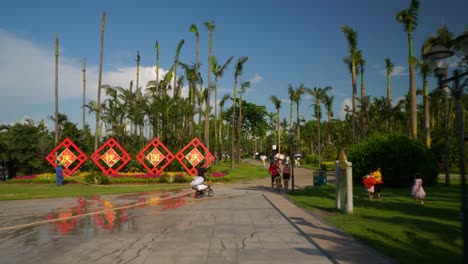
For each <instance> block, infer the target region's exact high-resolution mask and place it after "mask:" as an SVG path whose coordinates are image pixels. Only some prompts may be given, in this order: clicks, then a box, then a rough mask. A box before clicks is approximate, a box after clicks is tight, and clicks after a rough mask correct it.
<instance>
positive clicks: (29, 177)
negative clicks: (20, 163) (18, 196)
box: [15, 174, 36, 180]
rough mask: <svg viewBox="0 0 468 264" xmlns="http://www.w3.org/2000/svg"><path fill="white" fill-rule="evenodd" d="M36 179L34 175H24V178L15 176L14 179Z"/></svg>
mask: <svg viewBox="0 0 468 264" xmlns="http://www.w3.org/2000/svg"><path fill="white" fill-rule="evenodd" d="M34 178H36V175H35V174H33V175H24V176H16V177H15V179H16V180H29V179H34Z"/></svg>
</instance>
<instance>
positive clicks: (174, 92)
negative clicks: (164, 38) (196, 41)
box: [172, 39, 184, 98]
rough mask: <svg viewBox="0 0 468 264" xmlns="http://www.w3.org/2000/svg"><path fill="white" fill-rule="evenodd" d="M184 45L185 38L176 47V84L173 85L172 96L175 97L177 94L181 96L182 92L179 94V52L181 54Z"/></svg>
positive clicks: (174, 66) (174, 68) (174, 69)
mask: <svg viewBox="0 0 468 264" xmlns="http://www.w3.org/2000/svg"><path fill="white" fill-rule="evenodd" d="M183 45H184V40H183V39H181V40H180V41H179V44H177V49H176V54H175V56H174V65H173V66H172V68H173V71H174V75H173V77H174V86H173V87H172V89H173V90H172V96H173V98H175V97H176V95H177V96H180V94H178V89H177V67H178V66H179V54H180V50H181V49H182V46H183Z"/></svg>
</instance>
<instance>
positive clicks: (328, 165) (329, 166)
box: [320, 161, 335, 171]
mask: <svg viewBox="0 0 468 264" xmlns="http://www.w3.org/2000/svg"><path fill="white" fill-rule="evenodd" d="M320 166H321V168H322V170H326V171H334V170H335V162H334V161H323V162H321V163H320Z"/></svg>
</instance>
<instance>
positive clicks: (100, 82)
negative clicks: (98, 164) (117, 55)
mask: <svg viewBox="0 0 468 264" xmlns="http://www.w3.org/2000/svg"><path fill="white" fill-rule="evenodd" d="M105 21H106V12H102V24H101V51H100V54H99V77H98V96H97V111H96V131H95V135H94V151H97V149H98V144H99V134H100V127H99V118H100V115H101V84H102V61H103V54H104V30H105Z"/></svg>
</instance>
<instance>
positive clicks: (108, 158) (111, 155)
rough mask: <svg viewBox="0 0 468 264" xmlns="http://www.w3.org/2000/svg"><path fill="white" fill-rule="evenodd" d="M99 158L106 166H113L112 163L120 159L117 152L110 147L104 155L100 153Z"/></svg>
mask: <svg viewBox="0 0 468 264" xmlns="http://www.w3.org/2000/svg"><path fill="white" fill-rule="evenodd" d="M101 159H102V160H103V161H104V162H105V163H106V164H107V166H108V167H111V168H112V167H114V165H115V164H116V163H117V162H118V161H119V160H121V158H120V156H119V154H117V152H115V150H114V149H113V148H110V149H109V150H108V151H106V153H104V155H102V157H101Z"/></svg>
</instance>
